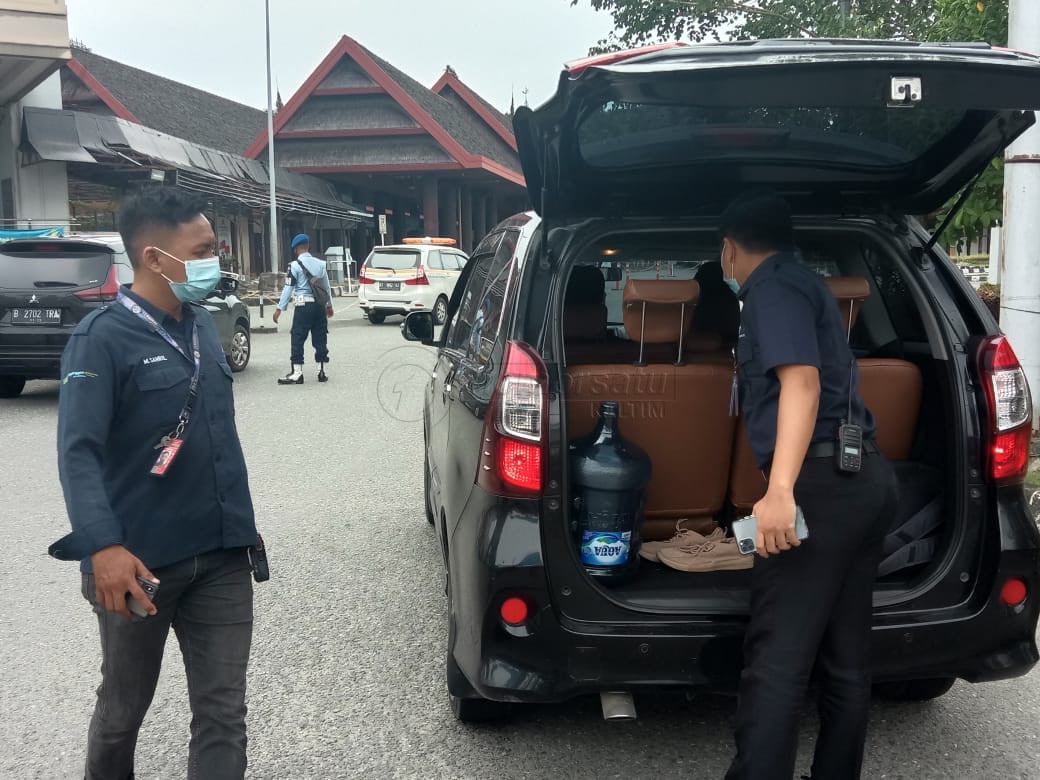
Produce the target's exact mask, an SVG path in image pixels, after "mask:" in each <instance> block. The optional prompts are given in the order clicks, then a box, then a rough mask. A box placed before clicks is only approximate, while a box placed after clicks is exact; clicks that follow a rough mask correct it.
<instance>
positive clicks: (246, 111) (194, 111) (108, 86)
mask: <svg viewBox="0 0 1040 780" xmlns="http://www.w3.org/2000/svg"><path fill="white" fill-rule="evenodd" d="M67 67H68V70H69V72H70V73H71V74H73V75H74V76H75V77H76V78H78V79H79V80H80V81H81V82H82V83H83V85H84V86H86V87H87V88H88V89H89V90H90V91H91V92H93V93H94V95H95V96H97V98H98V100H100V101H101V103H103V104H104V105H105V106H106V107H107V108H108V109H109V110H110V111H111V112H112V113H113V114H114V115H115V116H118V117H119V118H121V119H125V120H127V121H130V122H137V123H138V124H141V125H145V126H146V127H151V128H154V129H156V130H159V131H161V132H164V133H167V134H169V135H172V136H176V137H178V138H184V139H187V140H189V141H193V142H195V143H198V144H201V145H203V146H209V147H212V148H214V149H219V150H221V151H224V152H232V153H234V154H242V152H243V151H245V148H246V146H248V144H249V142H250V141H252V140H253V138H254V137H256V134H257V132H259V131H260V129H261V128H262V127H264V124H265V123H266V121H267V117H266V114H265V113H264V112H263V111H260V110H259V109H256V108H252V107H250V106H246V105H243V104H242V103H236V102H235V101H233V100H228V99H227V98H222V97H220V96H218V95H214V94H212V93H209V92H205V91H203V90H201V89H195V88H194V87H189V86H188V85H187V84H181V83H180V82H178V81H172V80H171V79H167V78H163V77H162V76H156V75H155V74H154V73H149V72H148V71H145V70H141V69H139V68H134V67H131V66H130V65H124V64H123V63H121V62H116V61H115V60H110V59H108V58H107V57H102V56H100V55H98V54H94V53H92V52H88V51H85V50H83V49H78V48H74V49H73V50H72V60H70V61H69V62H68V63H67Z"/></svg>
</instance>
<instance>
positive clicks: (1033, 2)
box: [1000, 0, 1040, 429]
mask: <svg viewBox="0 0 1040 780" xmlns="http://www.w3.org/2000/svg"><path fill="white" fill-rule="evenodd" d="M1008 47H1009V48H1011V49H1020V50H1022V51H1031V52H1040V3H1038V2H1037V0H1011V6H1010V28H1009V30H1008ZM1005 160H1006V162H1007V165H1006V172H1005V175H1004V247H1003V250H1004V251H1003V252H1002V262H1003V268H1002V273H1001V277H1002V282H1003V283H1002V284H1001V287H1000V291H1001V292H1000V326H1001V328H1003V330H1004V332H1005V333H1006V334H1007V336H1008V339H1009V340H1010V341H1011V346H1012V347H1013V348H1014V350H1015V354H1017V355H1018V359H1019V361H1021V363H1022V368H1023V369H1024V370H1025V374H1026V379H1027V380H1028V381H1029V387H1030V389H1031V390H1032V392H1033V398H1034V403H1033V427H1034V429H1035V428H1036V427H1037V422H1038V420H1040V415H1038V407H1040V403H1038V402H1040V314H1037V313H1036V312H1040V253H1038V252H1037V251H1036V248H1037V246H1040V220H1038V219H1037V214H1040V162H1038V161H1040V128H1038V127H1037V126H1036V125H1034V126H1033V127H1031V128H1030V129H1029V131H1028V132H1026V133H1025V134H1024V135H1023V136H1022V137H1021V138H1019V139H1018V140H1017V141H1015V143H1014V144H1012V145H1011V146H1010V147H1009V148H1008V150H1007V153H1006V155H1005Z"/></svg>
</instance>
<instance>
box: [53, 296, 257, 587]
mask: <svg viewBox="0 0 1040 780" xmlns="http://www.w3.org/2000/svg"><path fill="white" fill-rule="evenodd" d="M123 292H124V294H126V295H127V297H129V298H131V299H132V300H133V301H134V302H136V303H138V304H139V305H140V306H141V307H142V308H143V309H144V310H145V311H147V312H148V313H149V314H151V315H152V316H153V317H154V318H155V320H156V321H157V322H159V324H161V325H162V326H163V327H164V328H165V329H166V330H167V331H168V332H169V333H170V335H171V336H172V337H173V338H174V340H175V341H176V342H177V343H178V344H179V345H180V347H181V348H182V349H183V350H184V353H185V354H186V355H188V356H190V355H191V333H192V324H193V323H197V324H198V332H199V351H200V353H201V360H202V364H201V371H200V375H199V376H200V379H199V389H198V396H197V397H196V399H195V400H194V402H193V404H192V412H191V421H190V422H189V424H188V427H187V429H186V431H185V433H184V444H183V445H182V447H181V449H180V452H179V453H178V454H177V456H176V458H175V459H174V461H173V463H172V464H171V465H170V467H169V469H168V471H167V472H166V476H165V477H161V478H160V477H155V476H152V475H151V474H150V473H149V472H150V470H151V468H152V466H153V465H154V464H155V461H156V458H157V457H158V455H159V451H158V450H157V449H156V448H155V447H156V445H157V444H158V443H159V441H160V439H162V437H163V436H165V435H167V434H169V433H171V432H172V431H173V430H174V428H176V425H177V418H178V416H179V414H180V411H181V408H182V407H183V406H184V402H185V400H186V398H187V395H188V387H189V384H190V381H191V376H192V374H193V373H194V368H195V365H194V360H191V361H189V360H188V358H186V357H185V356H184V355H182V354H181V353H180V352H178V351H177V350H175V349H174V348H173V347H172V346H171V345H170V344H169V343H167V341H166V340H165V339H163V338H162V337H161V336H160V335H159V334H157V333H156V332H154V331H153V330H152V328H151V327H150V326H149V325H148V324H147V323H146V322H145V321H143V320H142V319H140V318H139V317H137V316H136V315H134V314H133V313H132V312H131V311H129V310H128V309H126V308H125V307H124V306H122V305H121V304H119V303H113V304H111V305H109V306H107V307H105V308H104V309H100V310H98V311H95V312H92V313H91V314H89V315H88V316H87V317H85V318H84V319H83V321H82V322H81V323H80V324H79V326H78V327H77V328H76V330H75V331H74V332H73V334H72V336H71V338H70V339H69V343H68V346H67V347H66V348H65V353H64V354H63V355H62V367H61V373H62V385H61V392H60V397H59V402H58V472H59V475H60V478H61V485H62V489H63V490H64V493H65V505H66V507H67V509H68V514H69V520H70V522H71V524H72V530H73V533H71V534H70V535H68V536H66V537H65V538H63V539H61V540H60V541H58V542H56V543H55V544H54V545H52V546H51V551H50V552H51V554H52V555H54V556H55V557H57V558H60V559H63V560H82V565H81V568H82V569H83V571H90V556H91V555H92V554H93V553H95V552H97V551H98V550H100V549H101V548H103V547H107V546H109V545H112V544H121V545H123V546H124V547H126V548H127V549H128V550H129V551H130V552H131V553H133V554H134V555H136V556H137V557H138V558H140V559H141V561H142V562H143V563H144V564H145V565H146V566H148V567H149V568H150V569H153V570H154V569H156V568H159V567H162V566H166V565H168V564H171V563H176V562H177V561H181V560H184V559H186V558H190V557H191V556H193V555H200V554H202V553H205V552H210V551H213V550H218V549H224V548H234V547H245V546H248V545H251V544H255V543H256V525H255V522H254V517H253V503H252V499H251V498H250V494H249V484H248V481H247V477H246V464H245V458H244V457H243V455H242V445H241V443H240V442H239V438H238V430H237V429H236V427H235V402H234V396H233V394H232V376H231V368H230V367H229V366H228V364H227V360H226V358H225V357H224V351H223V349H222V347H221V344H220V337H219V336H218V334H217V329H216V326H215V325H214V323H213V319H212V317H211V315H210V313H209V312H208V311H206V310H205V309H204V308H203V307H201V306H194V305H186V306H184V308H183V312H184V315H183V319H182V321H181V322H178V321H177V320H176V319H174V318H173V317H171V316H170V315H168V314H166V313H165V312H163V311H162V310H160V309H158V308H156V307H155V306H152V305H151V304H149V303H147V302H146V301H144V300H143V299H141V298H140V297H139V296H137V295H134V294H133V293H132V292H131V291H130V290H129V288H128V287H124V288H123Z"/></svg>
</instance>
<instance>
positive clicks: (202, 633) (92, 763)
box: [83, 548, 253, 780]
mask: <svg viewBox="0 0 1040 780" xmlns="http://www.w3.org/2000/svg"><path fill="white" fill-rule="evenodd" d="M154 574H155V576H156V577H158V578H159V583H160V587H159V593H158V594H157V595H156V599H155V606H156V608H157V609H158V610H159V611H158V613H157V614H155V615H154V616H152V617H149V618H145V619H144V620H141V621H130V620H127V619H126V618H124V617H121V616H119V615H117V614H116V613H114V612H109V611H108V610H106V609H105V608H104V607H102V606H101V605H99V604H98V603H97V601H96V599H95V593H94V575H92V574H84V575H83V596H84V598H86V599H87V601H89V602H90V603H91V605H92V606H93V608H94V612H95V614H96V615H97V619H98V627H99V629H100V631H101V685H100V686H99V687H98V689H97V703H96V704H95V706H94V716H93V717H92V718H91V720H90V730H89V732H88V737H87V760H86V771H85V774H84V776H85V778H86V780H126V778H132V777H133V776H134V774H133V773H134V752H135V750H136V748H137V734H138V731H139V730H140V728H141V723H142V721H143V720H144V717H145V714H146V713H147V712H148V707H149V705H151V703H152V695H153V694H154V693H155V685H156V683H157V682H158V680H159V669H160V667H161V666H162V660H163V649H164V648H165V646H166V637H167V636H168V635H169V633H170V628H171V627H172V628H173V630H174V632H175V633H176V634H177V640H178V641H179V642H180V646H181V654H182V655H183V656H184V671H185V673H186V676H187V678H188V701H189V703H190V705H191V741H190V742H189V744H188V767H187V772H184V771H183V770H174V768H172V767H169V766H167V767H166V768H165V769H166V772H165V775H166V776H169V777H172V776H176V775H180V776H181V777H184V776H185V775H187V777H188V778H191V780H234V779H235V778H241V777H243V776H244V775H245V771H246V667H247V665H248V662H249V650H250V645H251V643H252V637H253V579H252V573H251V571H250V565H249V558H248V557H247V556H246V551H245V550H244V549H242V548H237V549H233V550H217V551H214V552H211V553H206V554H204V555H196V556H194V557H192V558H188V559H187V560H184V561H181V562H179V563H175V564H173V565H171V566H164V567H162V568H160V569H156V570H155V572H154Z"/></svg>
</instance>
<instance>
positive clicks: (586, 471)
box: [570, 401, 651, 583]
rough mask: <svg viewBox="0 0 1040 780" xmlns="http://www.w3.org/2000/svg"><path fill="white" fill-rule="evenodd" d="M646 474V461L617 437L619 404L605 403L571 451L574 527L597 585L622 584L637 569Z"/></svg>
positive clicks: (641, 452) (648, 476)
mask: <svg viewBox="0 0 1040 780" xmlns="http://www.w3.org/2000/svg"><path fill="white" fill-rule="evenodd" d="M650 470H651V469H650V457H649V456H648V455H647V454H646V453H645V452H644V451H643V450H642V449H640V448H639V447H637V446H636V445H635V444H633V443H631V442H628V441H625V439H623V438H622V436H621V433H620V430H619V428H618V402H617V401H603V402H602V403H601V404H600V407H599V423H598V424H597V426H596V429H595V430H594V431H593V432H592V433H591V434H590V435H589V436H587V437H585V438H583V439H580V440H578V441H576V442H574V443H573V444H572V445H571V447H570V477H571V480H570V481H571V494H572V496H573V511H574V515H575V522H574V523H572V527H573V528H574V529H575V531H576V534H577V537H578V539H577V541H578V543H579V545H580V548H579V554H580V556H581V563H582V565H583V566H584V567H585V570H586V571H587V572H588V573H589V575H591V576H593V577H595V578H597V580H598V581H602V582H613V583H616V582H623V581H626V580H628V579H630V578H631V577H632V576H633V575H634V574H635V573H636V571H637V569H638V568H639V546H640V544H641V542H642V537H641V533H640V531H641V527H642V524H643V517H644V514H645V510H646V488H647V485H648V484H649V482H650Z"/></svg>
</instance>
